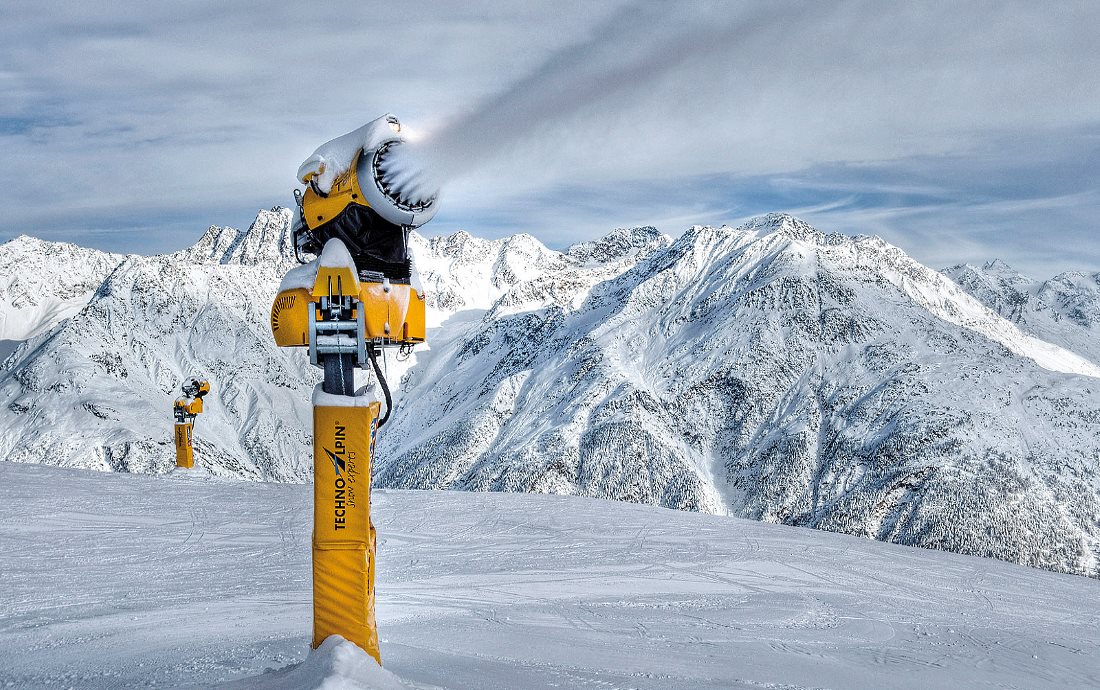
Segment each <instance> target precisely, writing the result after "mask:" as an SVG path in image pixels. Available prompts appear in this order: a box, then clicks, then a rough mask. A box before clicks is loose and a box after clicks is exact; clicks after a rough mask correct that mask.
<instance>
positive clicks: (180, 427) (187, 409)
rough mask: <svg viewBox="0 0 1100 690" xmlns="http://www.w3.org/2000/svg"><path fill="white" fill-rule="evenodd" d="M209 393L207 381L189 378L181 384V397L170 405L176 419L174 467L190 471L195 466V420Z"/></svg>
mask: <svg viewBox="0 0 1100 690" xmlns="http://www.w3.org/2000/svg"><path fill="white" fill-rule="evenodd" d="M209 392H210V382H209V381H207V380H206V379H199V378H189V379H187V380H185V381H184V382H183V397H180V398H176V401H175V402H174V403H173V404H172V412H173V414H174V415H175V418H176V425H175V426H176V467H185V468H187V469H191V468H192V467H194V466H195V451H194V446H193V441H194V439H193V433H194V429H195V418H196V417H198V416H199V415H200V414H201V413H202V399H203V396H205V395H206V394H207V393H209Z"/></svg>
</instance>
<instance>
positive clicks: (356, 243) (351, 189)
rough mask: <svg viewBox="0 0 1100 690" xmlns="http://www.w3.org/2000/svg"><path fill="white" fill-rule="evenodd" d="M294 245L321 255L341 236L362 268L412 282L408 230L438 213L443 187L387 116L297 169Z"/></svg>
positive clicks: (341, 139) (323, 148) (332, 144)
mask: <svg viewBox="0 0 1100 690" xmlns="http://www.w3.org/2000/svg"><path fill="white" fill-rule="evenodd" d="M298 179H299V180H301V181H302V182H303V183H305V184H306V185H307V186H306V189H305V192H304V193H302V192H299V191H295V198H296V199H297V201H298V208H299V218H298V223H297V224H296V226H295V229H294V246H295V249H296V250H297V251H298V255H299V260H301V254H302V253H303V252H305V253H308V254H314V255H319V254H320V253H321V249H322V248H323V247H324V245H325V243H326V242H328V241H329V240H330V239H338V240H340V241H341V242H343V243H344V245H345V246H346V247H347V249H348V251H349V252H350V253H351V256H352V259H353V260H354V261H355V265H356V266H357V267H358V269H359V270H360V271H372V272H378V273H381V274H383V275H385V276H386V277H388V278H390V279H391V280H394V279H396V280H401V279H408V278H409V272H410V268H409V255H408V237H409V232H410V231H411V230H413V229H414V228H417V227H420V226H421V225H423V224H424V223H427V222H428V221H429V220H431V219H432V217H433V216H435V212H436V210H437V208H438V199H439V189H438V187H437V186H436V185H435V184H434V183H433V181H432V179H431V177H430V176H429V174H428V171H427V169H426V167H425V166H424V164H423V162H422V161H421V159H420V158H419V157H418V156H417V155H416V153H415V152H414V151H413V150H412V148H411V146H410V145H409V144H408V142H407V141H406V139H405V138H404V136H403V134H402V126H401V123H400V121H398V119H397V118H396V117H394V116H393V115H384V116H382V117H380V118H378V119H377V120H374V121H373V122H369V123H367V124H366V125H364V126H363V127H360V128H359V129H357V130H355V131H354V132H349V133H348V134H345V135H344V136H341V137H338V138H336V139H333V140H332V141H329V142H328V143H326V144H323V145H322V146H320V147H319V148H318V149H317V150H316V151H314V152H313V155H312V156H310V157H309V158H307V159H306V160H305V162H304V163H302V165H301V167H299V168H298Z"/></svg>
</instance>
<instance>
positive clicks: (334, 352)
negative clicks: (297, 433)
mask: <svg viewBox="0 0 1100 690" xmlns="http://www.w3.org/2000/svg"><path fill="white" fill-rule="evenodd" d="M401 129H402V128H401V123H400V122H398V120H397V118H395V117H393V116H392V115H386V116H383V117H381V118H378V119H377V120H375V121H373V122H371V123H369V124H367V125H366V126H364V127H361V128H360V129H357V130H355V131H354V132H351V133H349V134H345V135H344V136H342V137H339V138H337V139H333V140H332V141H330V142H328V143H327V144H324V145H323V146H321V147H320V148H318V149H317V151H315V152H314V154H313V155H312V156H310V157H309V158H308V159H306V161H305V162H304V163H302V166H301V168H299V170H298V179H299V180H301V181H302V182H303V183H305V184H306V185H307V188H306V190H305V191H304V193H303V192H300V191H296V192H295V198H296V199H297V200H298V208H299V218H298V222H297V224H296V227H295V229H294V241H295V249H296V251H297V253H298V258H299V261H301V262H302V263H304V264H305V265H304V266H299V267H297V268H294V269H291V271H290V272H289V273H287V274H286V276H284V278H283V281H282V283H281V284H280V286H279V293H278V295H277V296H276V298H275V303H274V304H273V305H272V307H271V332H272V334H273V335H274V337H275V342H276V344H277V345H279V346H281V347H308V348H309V360H310V362H311V363H312V364H314V365H315V366H318V367H321V368H322V369H324V379H323V381H322V383H321V384H320V385H318V386H317V388H316V389H315V390H314V392H313V642H312V646H313V647H314V648H317V647H318V646H320V645H321V643H322V642H324V641H325V639H327V638H328V637H329V636H331V635H340V636H342V637H343V638H345V639H347V640H349V641H351V642H354V643H355V644H357V645H359V646H360V647H361V648H362V649H363V650H365V651H366V652H367V653H369V654H370V655H371V656H373V657H374V658H375V659H376V660H377V661H378V663H379V664H381V663H382V657H381V653H380V651H379V648H378V629H377V626H376V624H375V616H374V562H375V546H376V538H375V531H374V525H373V524H372V523H371V519H370V488H371V463H372V460H373V454H374V444H375V439H376V434H377V432H378V430H379V429H380V428H381V427H382V425H383V424H385V423H386V420H388V419H389V416H390V411H391V410H392V407H393V405H392V399H391V396H390V390H389V387H388V385H387V384H386V379H385V377H384V375H383V372H382V367H381V366H380V365H379V361H378V360H379V359H380V358H383V357H384V353H385V351H386V350H387V349H390V348H396V349H398V351H399V352H402V351H404V352H406V353H407V352H408V351H410V350H411V349H412V347H413V346H414V345H415V344H417V343H422V342H424V337H425V323H424V295H423V293H422V291H421V290H420V288H419V286H417V285H416V284H415V283H416V273H415V271H414V270H413V265H412V257H411V255H410V254H409V245H408V238H409V233H410V232H411V231H412V229H413V228H415V227H418V226H420V225H422V224H424V223H426V222H428V220H430V219H431V217H432V216H433V215H435V211H436V203H437V198H438V193H437V191H436V189H435V188H434V187H433V186H432V185H431V184H430V182H429V180H428V177H427V176H426V175H425V173H424V170H423V168H422V167H421V166H420V165H419V163H417V161H416V158H415V156H413V155H412V154H411V152H410V151H409V149H408V146H407V144H406V142H405V140H404V139H403V138H402V136H401ZM303 253H306V254H314V255H316V258H315V259H313V260H312V261H308V262H306V261H304V260H303V259H302V254H303ZM357 367H358V368H361V369H367V370H369V371H373V373H374V376H375V378H376V379H377V381H378V385H379V387H380V388H381V391H382V395H383V397H384V398H385V405H386V407H385V413H384V414H383V411H382V403H381V401H379V400H377V399H376V396H374V395H372V394H370V393H369V392H367V391H368V390H369V389H366V388H364V389H360V390H359V391H357V390H356V387H355V379H354V370H355V368H357Z"/></svg>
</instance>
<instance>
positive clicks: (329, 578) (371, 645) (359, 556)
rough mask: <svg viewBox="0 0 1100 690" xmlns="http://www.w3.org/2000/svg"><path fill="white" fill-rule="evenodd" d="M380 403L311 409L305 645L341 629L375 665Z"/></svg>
mask: <svg viewBox="0 0 1100 690" xmlns="http://www.w3.org/2000/svg"><path fill="white" fill-rule="evenodd" d="M343 397H345V399H347V400H348V401H355V402H358V400H357V399H356V398H353V397H347V396H343ZM329 399H330V400H331V398H329ZM353 404H354V403H353ZM381 409H382V406H381V404H380V403H378V402H372V403H369V404H368V405H366V406H364V407H359V406H356V407H352V406H343V405H339V406H337V405H332V406H327V405H314V408H313V648H314V649H316V648H317V647H318V646H319V645H320V644H321V643H322V642H324V641H325V638H327V637H328V636H329V635H341V636H343V637H344V638H345V639H348V640H350V641H352V642H354V643H355V644H357V645H359V646H360V647H361V648H363V649H364V650H365V651H366V652H367V653H368V654H370V655H371V656H372V657H374V659H375V660H376V661H377V662H378V663H379V664H381V663H382V657H381V654H380V652H379V650H378V629H377V627H376V623H375V618H374V556H375V534H374V525H373V524H371V519H370V486H371V478H370V473H371V458H372V455H373V453H374V438H375V433H376V431H377V424H378V417H379V415H380V414H381Z"/></svg>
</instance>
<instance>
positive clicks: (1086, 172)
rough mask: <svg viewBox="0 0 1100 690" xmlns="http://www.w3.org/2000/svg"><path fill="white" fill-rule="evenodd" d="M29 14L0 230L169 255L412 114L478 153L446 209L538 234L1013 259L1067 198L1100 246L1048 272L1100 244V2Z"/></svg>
mask: <svg viewBox="0 0 1100 690" xmlns="http://www.w3.org/2000/svg"><path fill="white" fill-rule="evenodd" d="M5 15H6V16H5V22H4V24H3V26H2V27H0V65H3V66H4V67H3V69H2V71H0V88H2V91H0V92H2V93H3V94H4V95H3V96H2V97H0V151H3V159H4V163H5V168H6V169H7V170H8V171H9V179H8V185H7V193H6V195H5V199H4V202H3V206H2V210H3V214H0V217H2V218H3V219H4V220H3V221H0V239H3V237H5V236H10V235H12V234H15V233H17V232H31V233H36V234H43V235H47V234H52V235H55V236H59V235H64V234H65V233H68V234H69V235H70V236H71V237H70V239H75V240H81V239H82V238H83V239H86V240H87V241H91V242H95V243H100V244H102V243H104V242H106V241H107V240H106V239H105V237H106V236H105V235H104V232H105V230H106V229H109V228H111V227H115V228H117V229H119V230H120V231H122V230H126V229H130V232H129V233H127V234H128V235H130V236H137V237H142V238H145V239H144V245H142V243H141V242H138V243H137V246H138V247H139V248H144V249H146V250H148V251H152V250H160V249H164V248H169V247H181V246H184V245H186V244H188V243H190V242H191V241H193V240H194V238H195V237H197V236H198V234H199V233H200V232H201V231H202V229H204V228H205V226H206V225H207V224H209V223H233V224H241V223H245V222H247V219H248V218H249V217H250V216H251V215H253V214H254V212H255V210H256V209H257V208H263V207H270V206H271V205H273V204H276V203H283V204H288V203H290V194H289V192H290V189H291V187H292V186H293V184H294V179H293V175H294V171H295V170H296V168H297V165H298V163H299V162H300V161H301V160H302V159H303V158H305V156H306V155H308V154H309V152H311V151H312V150H313V149H314V148H315V147H316V146H317V145H318V144H319V143H321V142H323V141H325V140H327V139H330V138H332V137H333V136H336V135H339V134H341V133H343V132H345V131H349V130H351V129H353V128H355V127H357V126H359V125H361V124H363V123H364V122H365V121H367V120H369V119H372V118H373V117H375V116H377V115H379V114H381V113H382V112H386V111H393V112H396V113H397V114H398V115H399V116H401V117H402V119H403V120H404V121H405V122H406V123H408V124H410V125H412V126H413V127H414V128H417V129H420V130H422V131H423V132H425V133H426V134H427V135H428V139H427V143H428V144H432V143H433V142H434V144H435V145H436V146H437V148H438V149H439V150H440V151H441V153H440V154H439V155H440V156H441V158H443V159H445V161H446V164H447V167H448V168H450V170H451V172H452V173H453V178H452V180H451V182H450V184H449V185H448V187H447V189H446V196H445V197H444V202H445V205H444V207H443V211H442V212H441V214H440V216H439V217H437V219H436V220H435V221H433V223H432V225H431V226H429V227H428V228H426V229H427V230H435V231H450V230H453V229H455V228H456V227H457V226H458V225H460V224H461V225H462V226H464V227H466V228H467V229H469V230H470V231H472V232H475V233H482V234H494V233H499V234H503V233H506V232H511V231H513V230H526V231H529V232H532V233H533V234H536V235H537V236H540V237H541V238H542V239H543V240H544V241H546V242H547V243H548V244H551V245H555V246H561V245H563V244H566V243H568V242H569V241H575V240H577V239H583V238H584V237H582V236H578V235H579V234H580V233H582V232H583V233H588V235H587V236H589V237H590V236H592V235H594V234H602V233H603V232H604V231H606V230H607V229H610V228H611V227H614V226H619V225H625V224H631V223H647V222H648V223H655V224H665V225H668V226H670V227H668V228H667V229H668V230H670V231H673V232H674V231H676V228H675V227H671V226H674V225H675V224H678V223H679V224H683V225H685V226H686V225H688V224H690V223H692V222H721V221H722V220H724V219H725V220H728V219H736V218H738V217H741V214H743V213H747V212H756V211H769V210H778V209H781V208H786V209H788V210H789V209H790V208H805V209H810V210H811V211H810V212H811V214H812V215H813V217H814V218H815V219H817V220H818V222H820V223H822V224H825V223H843V224H844V226H845V227H844V228H829V227H827V228H825V229H844V230H849V231H854V232H860V231H865V232H878V233H880V234H883V235H885V236H887V238H888V239H890V240H891V241H894V242H895V243H896V244H899V245H900V246H902V247H903V248H904V249H906V250H907V251H910V252H911V253H914V254H915V255H918V256H921V255H922V252H923V253H924V255H925V256H930V257H940V256H944V257H946V256H948V255H949V254H950V253H951V251H953V250H955V249H960V250H965V251H967V252H969V251H970V250H973V251H974V252H986V256H988V257H992V256H1001V257H1002V258H1004V257H1005V255H1010V254H1018V255H1020V256H1022V257H1026V256H1028V255H1034V253H1033V252H1032V251H1031V250H1032V249H1033V248H1034V247H1035V245H1036V243H1037V242H1038V241H1037V240H1036V239H1035V236H1036V232H1037V231H1036V229H1035V227H1034V226H1035V224H1039V225H1044V222H1043V219H1044V213H1045V214H1046V216H1045V217H1047V218H1050V219H1056V221H1057V222H1054V223H1049V224H1046V226H1045V227H1044V229H1043V233H1044V236H1045V237H1046V239H1045V240H1043V241H1042V242H1041V244H1042V245H1043V246H1045V247H1050V246H1057V245H1058V244H1059V243H1064V244H1069V243H1071V242H1072V243H1073V244H1075V245H1076V252H1075V253H1074V254H1071V255H1065V256H1063V255H1060V254H1058V255H1055V254H1051V253H1050V252H1049V251H1048V252H1047V253H1046V254H1038V255H1035V256H1038V257H1040V259H1037V260H1036V262H1035V265H1036V267H1037V268H1042V266H1039V263H1040V262H1041V263H1043V265H1044V266H1045V265H1048V264H1049V265H1052V264H1053V263H1054V262H1056V261H1060V260H1063V259H1066V260H1075V261H1077V263H1082V262H1083V263H1088V262H1092V264H1093V265H1094V266H1095V265H1097V264H1100V240H1095V239H1092V235H1093V234H1097V233H1095V232H1094V231H1095V229H1096V222H1095V220H1094V218H1095V217H1096V216H1095V211H1096V204H1095V203H1094V198H1093V197H1092V196H1090V195H1089V194H1088V189H1089V187H1088V185H1092V187H1091V189H1096V188H1097V185H1096V182H1097V178H1098V174H1097V168H1098V166H1100V163H1097V162H1095V161H1097V160H1098V158H1097V157H1096V156H1092V157H1091V158H1089V157H1087V156H1085V155H1084V153H1086V152H1096V151H1097V148H1098V147H1097V145H1096V142H1097V131H1098V129H1097V128H1098V126H1100V90H1098V89H1096V88H1095V87H1094V83H1095V78H1094V75H1095V74H1097V73H1100V51H1096V50H1095V30H1094V29H1093V28H1092V27H1095V26H1096V25H1098V24H1100V6H1097V5H1096V4H1095V3H1090V2H1066V3H1059V4H1057V5H1053V6H1048V5H1042V4H1036V3H1024V2H1006V3H998V4H996V5H988V4H977V3H975V4H966V3H963V4H960V3H947V2H930V3H919V4H898V3H892V4H884V3H879V2H867V1H862V0H860V1H853V0H849V1H842V2H836V3H810V2H778V3H777V2H760V3H750V4H744V3H708V2H697V3H656V2H626V1H622V2H611V3H598V4H593V3H586V2H534V3H509V2H504V1H503V0H494V1H484V2H471V3H462V4H454V3H444V2H426V3H413V4H408V3H406V4H401V5H400V6H399V5H396V4H392V3H391V4H389V5H384V4H377V5H376V4H370V5H367V4H359V5H354V6H349V7H333V8H323V9H322V8H318V7H312V6H303V5H302V4H301V3H291V2H283V1H279V2H261V3H249V4H248V5H247V6H246V5H243V4H233V3H213V2H198V3H166V4H160V3H154V4H152V5H150V4H148V3H136V2H116V3H110V4H109V5H107V6H96V7H92V6H90V5H87V4H79V3H67V4H66V5H64V6H63V7H57V8H54V9H53V10H52V11H51V12H49V13H46V12H42V11H41V9H40V8H38V7H34V6H30V5H16V6H13V7H12V8H9V9H6V11H5ZM1042 200H1047V201H1042ZM1014 202H1016V203H1018V204H1019V205H1018V206H1017V207H1016V208H1017V210H1016V211H1010V210H1008V209H1009V208H1010V206H1011V204H1012V203H1014ZM1044 203H1045V204H1046V208H1047V210H1045V211H1043V210H1040V209H1041V208H1042V205H1043V204H1044ZM814 209H831V210H828V211H824V210H814ZM693 214H698V216H699V217H697V218H693ZM192 219H193V220H194V223H195V225H194V227H193V228H192V229H191V230H190V231H189V232H188V231H187V230H186V227H187V224H188V223H190V222H192ZM204 219H205V220H204ZM918 219H919V222H918ZM1025 221H1026V222H1025ZM995 226H996V227H1002V228H1003V231H1002V232H999V233H998V232H990V231H986V230H983V229H982V228H987V227H995ZM158 227H159V228H160V229H159V230H158ZM937 227H939V228H945V229H946V228H953V229H952V230H951V231H950V232H948V231H947V230H942V231H936V230H935V228H937ZM1029 228H1030V229H1029ZM93 232H94V234H88V233H93ZM1051 240H1053V243H1052V242H1051ZM1043 256H1049V259H1046V258H1041V257H1043ZM979 258H983V257H979ZM930 260H931V259H930Z"/></svg>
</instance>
